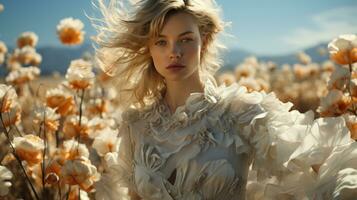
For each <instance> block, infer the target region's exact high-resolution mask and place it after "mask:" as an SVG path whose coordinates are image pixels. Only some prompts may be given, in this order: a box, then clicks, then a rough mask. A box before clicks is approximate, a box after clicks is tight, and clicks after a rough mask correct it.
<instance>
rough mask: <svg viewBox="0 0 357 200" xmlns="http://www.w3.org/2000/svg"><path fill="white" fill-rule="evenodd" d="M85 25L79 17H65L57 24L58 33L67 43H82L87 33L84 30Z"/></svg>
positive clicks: (63, 41)
mask: <svg viewBox="0 0 357 200" xmlns="http://www.w3.org/2000/svg"><path fill="white" fill-rule="evenodd" d="M83 27H84V25H83V23H82V22H81V21H80V20H79V19H73V18H65V19H62V20H61V21H60V23H59V25H57V34H58V37H59V39H60V40H61V42H62V43H63V44H65V45H77V44H81V43H82V42H83V39H84V34H85V32H84V31H82V29H83Z"/></svg>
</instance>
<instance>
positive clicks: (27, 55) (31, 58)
mask: <svg viewBox="0 0 357 200" xmlns="http://www.w3.org/2000/svg"><path fill="white" fill-rule="evenodd" d="M13 56H14V57H15V58H16V59H17V61H18V62H20V63H22V64H24V65H36V66H37V65H39V64H40V63H41V61H42V56H41V55H40V54H38V53H37V52H36V49H35V48H33V47H32V46H25V47H23V48H21V49H15V51H14V54H13Z"/></svg>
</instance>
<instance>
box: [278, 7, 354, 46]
mask: <svg viewBox="0 0 357 200" xmlns="http://www.w3.org/2000/svg"><path fill="white" fill-rule="evenodd" d="M356 10H357V6H349V7H339V8H335V9H332V10H328V11H324V12H321V13H319V14H317V15H314V16H313V17H312V22H313V25H314V26H313V27H300V28H297V29H295V30H294V31H293V33H292V34H290V35H289V36H286V37H282V38H281V39H282V40H283V42H284V43H285V44H287V45H290V46H291V47H292V48H296V49H301V48H306V47H309V46H313V45H316V44H318V43H321V42H326V41H330V40H332V39H333V38H335V37H336V36H338V35H340V34H346V33H357V20H356V19H357V12H356Z"/></svg>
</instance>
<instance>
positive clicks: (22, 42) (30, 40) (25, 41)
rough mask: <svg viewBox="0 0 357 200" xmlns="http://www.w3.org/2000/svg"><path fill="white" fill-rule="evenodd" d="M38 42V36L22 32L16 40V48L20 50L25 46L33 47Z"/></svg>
mask: <svg viewBox="0 0 357 200" xmlns="http://www.w3.org/2000/svg"><path fill="white" fill-rule="evenodd" d="M37 42H38V36H37V35H36V34H35V33H34V32H24V33H22V34H21V35H20V36H19V38H18V39H17V46H18V47H19V48H20V49H21V48H22V47H25V46H31V47H35V46H36V45H37Z"/></svg>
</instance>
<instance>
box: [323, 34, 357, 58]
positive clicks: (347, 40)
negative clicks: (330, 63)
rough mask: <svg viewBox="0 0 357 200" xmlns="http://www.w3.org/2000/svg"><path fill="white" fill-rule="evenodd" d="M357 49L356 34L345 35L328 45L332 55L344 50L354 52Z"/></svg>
mask: <svg viewBox="0 0 357 200" xmlns="http://www.w3.org/2000/svg"><path fill="white" fill-rule="evenodd" d="M356 47H357V36H356V35H354V34H344V35H340V36H338V37H337V38H335V39H333V40H332V42H330V43H329V44H328V50H329V52H330V53H331V54H334V53H337V52H339V51H344V50H352V49H353V48H356Z"/></svg>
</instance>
